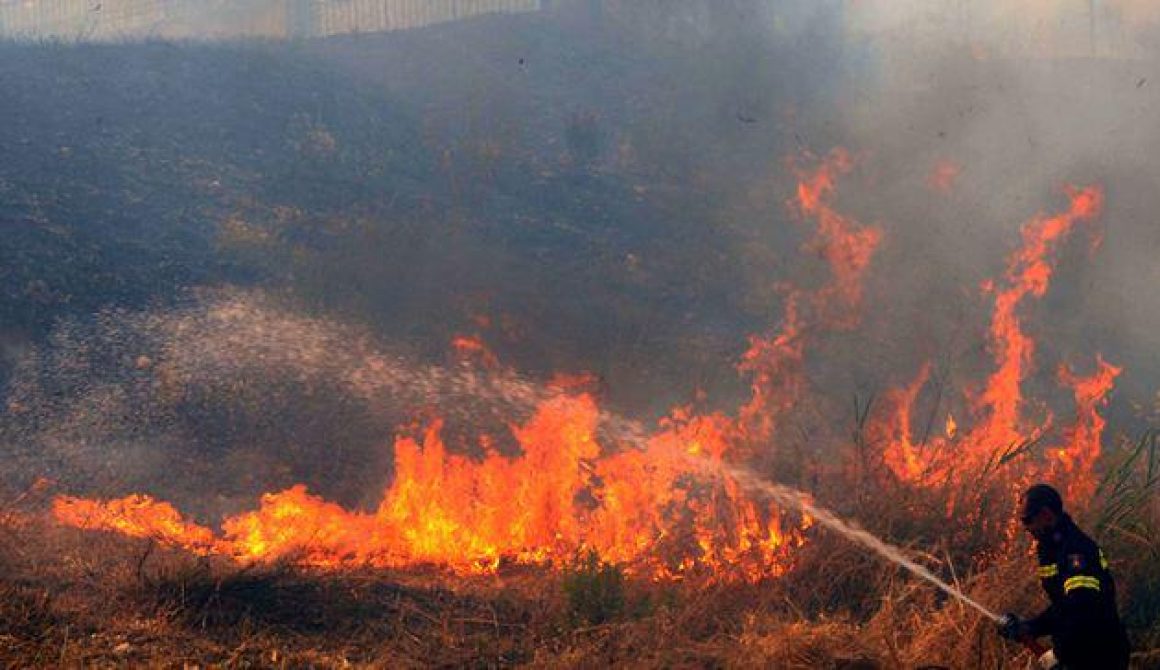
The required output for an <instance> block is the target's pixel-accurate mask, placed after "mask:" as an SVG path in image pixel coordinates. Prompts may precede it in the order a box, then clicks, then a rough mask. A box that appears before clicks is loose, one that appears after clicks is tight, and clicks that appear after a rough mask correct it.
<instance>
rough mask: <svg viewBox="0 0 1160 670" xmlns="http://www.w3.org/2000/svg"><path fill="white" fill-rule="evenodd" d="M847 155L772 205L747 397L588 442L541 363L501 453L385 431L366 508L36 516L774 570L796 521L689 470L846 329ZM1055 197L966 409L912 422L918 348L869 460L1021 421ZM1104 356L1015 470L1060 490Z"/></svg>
mask: <svg viewBox="0 0 1160 670" xmlns="http://www.w3.org/2000/svg"><path fill="white" fill-rule="evenodd" d="M852 166H853V160H852V159H851V157H850V155H849V154H848V153H846V152H844V151H841V150H838V151H835V152H833V153H832V154H830V155H829V156H828V157H826V158H825V159H823V160H821V161H818V164H817V167H816V168H815V169H814V170H811V171H802V172H801V173H800V175H799V176H800V182H799V184H798V188H797V191H796V197H795V198H794V200H793V201H792V202H791V203H790V204H791V208H792V209H793V211H794V212H796V213H797V214H799V215H800V216H801V218H802V219H803V220H805V221H812V222H813V223H814V224H815V225H814V234H813V237H812V239H811V240H810V241H809V242H808V243H807V244H806V245H805V248H806V250H807V251H811V252H814V253H815V254H816V255H817V256H818V257H819V258H821V259H823V260H824V261H825V262H826V264H827V266H828V269H829V277H828V279H827V280H826V281H824V282H823V283H822V284H821V285H820V286H815V287H798V286H785V285H783V286H782V287H781V288H782V294H783V295H784V296H785V304H784V315H783V319H782V322H781V324H780V327H779V328H778V329H777V330H775V331H773V332H771V333H769V334H766V335H761V336H753V337H751V338H750V346H749V348H748V351H746V352H745V354H744V355H743V356H742V358H741V362H740V364H739V366H738V367H739V370H740V371H741V372H742V373H743V374H745V375H747V376H748V378H749V381H750V387H751V396H750V397H749V398H748V400H747V401H746V402H744V403H743V404H742V405H741V407H739V408H738V410H737V411H736V412H735V413H733V414H726V413H714V414H708V415H698V414H696V413H695V412H694V411H693V410H692V409H691V408H686V407H682V408H677V409H675V410H673V411H671V413H670V415H669V416H668V417H667V418H666V419H664V420H662V421H661V422H660V424H659V426H658V427H657V429H656V431H655V432H654V433H653V434H652V435H650V436H647V437H646V438H645V439H643V440H642V441H640V442H639V443H636V444H631V445H629V444H617V443H615V442H607V440H613V439H615V438H610V437H605V438H603V440H605V441H604V442H602V438H599V437H598V431H599V430H600V429H601V423H602V412H601V410H600V408H599V407H598V406H597V403H596V401H595V399H594V398H593V397H592V396H591V395H590V394H589V393H587V392H586V389H589V388H591V387H592V386H593V380H592V378H591V377H572V378H568V377H558V378H557V380H556V381H554V382H552V383H551V384H549V385H547V387H546V388H549V389H552V390H553V393H554V395H551V396H550V397H546V399H543V400H541V401H540V402H539V404H538V405H537V406H536V407H535V408H534V411H533V413H532V415H531V417H530V418H528V419H527V420H526V421H523V422H521V423H513V424H512V425H510V426H509V428H510V434H511V436H512V438H513V440H514V443H515V447H516V448H515V449H513V450H512V452H513V453H508V454H504V453H500V452H499V451H497V449H496V448H495V447H494V444H495V440H494V438H493V437H492V436H480V437H479V444H480V446H481V448H482V455H481V456H480V457H469V456H467V455H463V454H462V453H461V451H462V450H461V449H458V448H455V449H449V448H448V446H447V445H446V444H445V442H444V431H443V421H442V420H441V419H434V420H431V421H430V422H429V423H428V424H427V425H426V427H425V429H424V430H422V431H420V433H419V434H417V435H404V436H400V437H398V438H397V439H396V440H395V444H394V478H393V480H392V482H391V484H390V485H389V486H388V487H387V488H386V490H385V491H383V494H382V497H381V499H380V501H379V504H378V506H377V509H374V510H373V511H365V512H356V511H350V510H347V509H344V508H343V507H341V506H339V505H337V504H335V503H332V502H328V501H326V500H324V499H322V498H320V497H318V496H316V495H312V494H311V493H309V492H308V491H307V489H306V487H305V486H303V485H297V486H293V487H291V488H289V489H287V490H285V491H282V492H278V493H269V494H266V495H264V496H263V497H262V498H261V501H260V504H259V506H258V508H257V509H255V510H252V511H249V512H246V513H243V514H239V515H237V516H233V517H229V518H227V519H225V520H224V521H223V522H222V524H221V532H220V533H214V532H213V531H212V530H210V529H208V528H206V527H203V526H199V525H197V524H194V523H192V522H190V521H188V520H186V519H185V518H183V517H182V515H181V514H180V513H179V512H178V511H177V510H176V509H175V508H174V507H173V506H171V505H169V504H168V503H164V502H158V501H155V500H153V499H151V498H149V497H147V496H139V495H133V496H129V497H127V498H123V499H120V500H112V501H107V502H99V501H91V500H83V499H77V498H68V497H61V498H59V499H58V500H57V501H56V503H55V505H54V512H55V515H56V518H57V519H58V520H59V521H60V522H62V523H64V524H68V525H73V526H78V527H84V528H93V529H103V530H109V531H115V532H119V533H123V534H127V535H130V536H136V537H152V538H157V539H159V540H161V541H164V542H166V543H169V544H173V545H177V546H180V547H184V548H187V549H189V550H191V551H194V552H197V553H199V554H203V555H207V554H216V555H223V556H229V557H232V558H235V559H237V560H239V561H243V562H253V561H269V560H276V559H281V558H289V559H293V560H296V561H298V562H300V563H303V564H306V565H311V566H318V567H324V568H337V567H344V566H353V565H371V566H380V567H401V566H410V565H416V564H437V565H442V566H447V567H449V568H451V569H453V570H455V571H458V572H481V571H490V570H495V569H496V568H497V567H498V566H500V565H501V564H502V563H504V562H519V563H536V564H540V563H553V564H559V563H560V562H562V561H567V560H569V559H570V558H571V557H572V556H574V555H575V554H576V552H578V551H581V550H584V549H593V550H595V551H597V552H598V553H599V554H600V555H601V556H602V557H603V558H605V559H606V560H610V561H615V562H619V563H622V564H624V565H626V566H628V569H630V570H633V571H635V572H637V573H638V574H644V575H649V576H653V577H663V578H680V577H683V576H686V575H706V576H708V577H709V578H711V579H716V578H741V579H749V580H756V579H762V578H768V577H773V576H777V575H780V574H782V573H784V572H785V571H786V570H787V569H788V568H789V567H790V566H791V565H792V562H793V558H794V550H795V549H796V548H797V547H798V546H800V545H801V544H802V543H803V542H805V541H806V539H807V538H806V534H805V530H806V529H807V528H808V527H809V524H810V520H809V519H808V518H801V517H798V516H793V515H787V514H785V513H783V512H782V511H781V510H779V509H777V508H776V507H774V506H773V505H771V504H770V503H768V502H763V501H762V500H760V499H758V498H755V497H753V496H751V495H749V494H748V493H747V492H746V490H744V488H743V487H742V486H741V485H740V484H739V483H738V482H737V481H734V480H733V479H731V478H730V477H729V476H727V475H721V474H720V472H721V471H724V470H719V471H717V474H716V476H712V477H709V476H706V475H705V470H704V468H703V467H698V464H699V463H700V464H704V463H709V464H713V463H726V462H729V463H737V462H741V463H759V462H761V463H764V462H768V460H763V459H767V458H768V456H769V455H770V454H771V453H776V450H777V446H778V440H779V437H780V436H779V429H780V428H781V419H782V418H783V417H784V416H785V415H786V413H787V412H789V411H790V410H791V409H793V408H794V407H795V405H796V404H798V403H800V402H801V401H802V400H803V399H805V398H806V394H807V393H808V391H809V380H808V378H807V375H806V371H805V359H806V353H807V348H808V345H810V344H811V343H812V341H811V338H812V337H814V336H816V335H817V333H819V332H821V331H825V330H830V331H846V330H851V329H853V328H855V327H856V326H857V325H858V323H859V321H860V319H861V313H860V311H861V303H862V300H863V283H864V279H865V277H866V275H867V273H868V270H869V268H870V264H871V261H872V259H873V257H874V254H875V252H876V250H877V248H878V246H879V244H880V243H881V240H882V231H881V230H880V229H878V228H876V227H869V226H862V225H861V224H859V223H858V222H856V221H854V220H852V219H850V218H849V217H847V216H845V215H843V214H841V213H839V212H838V211H837V210H836V209H835V207H834V205H833V204H832V199H833V196H834V192H835V183H836V180H837V178H838V177H839V176H840V175H842V174H844V173H846V172H848V171H850V170H851V168H852ZM1069 196H1070V206H1069V208H1068V209H1067V210H1066V211H1065V212H1063V213H1061V214H1058V215H1056V216H1052V217H1040V218H1036V219H1035V220H1033V221H1031V222H1030V223H1029V224H1027V225H1026V226H1024V228H1023V230H1022V245H1021V247H1020V248H1019V249H1018V250H1017V251H1016V252H1014V253H1013V254H1012V255H1011V257H1010V259H1009V260H1008V264H1007V269H1006V272H1005V273H1004V275H1003V277H1002V279H1001V280H999V281H996V282H990V283H988V284H987V285H986V286H985V291H986V293H987V295H990V296H993V299H994V309H993V312H992V316H991V320H990V323H989V327H988V330H987V337H988V344H989V350H990V353H991V355H992V358H993V362H994V372H993V373H992V374H991V375H990V376H989V377H988V378H987V380H986V382H985V384H984V385H983V387H982V390H981V391H980V392H979V393H977V394H973V395H972V394H964V396H965V397H964V400H963V404H964V406H965V408H966V410H967V411H966V412H960V413H959V418H958V419H956V418H955V417H953V416H951V415H950V414H949V413H948V414H947V415H946V420H945V430H944V431H943V432H942V433H941V434H938V433H936V434H930V433H931V431H930V430H929V429H928V430H927V431H926V432H927V434H926V435H923V436H921V437H919V436H916V435H915V434H913V433H912V416H913V414H914V407H915V405H916V402H917V401H918V399H919V397H920V395H921V394H922V391H923V389H924V388H925V387H926V386H927V385H928V383H929V381H930V378H931V376H932V370H931V366H930V365H929V364H927V365H924V366H922V368H921V370H920V371H919V373H918V375H917V376H916V377H915V379H914V380H913V381H912V382H911V383H910V384H908V385H906V386H904V387H902V388H899V389H896V390H894V391H892V392H889V393H888V394H886V398H885V406H886V407H887V408H888V410H889V411H888V412H886V413H885V414H882V415H879V416H878V417H877V418H876V419H875V420H874V421H872V422H870V424H869V425H868V428H867V430H868V431H869V433H870V436H871V437H872V438H874V439H873V440H872V442H871V443H873V444H881V445H884V446H883V447H882V450H881V454H882V456H883V462H884V463H885V465H886V466H887V467H888V468H889V471H890V472H892V473H893V475H894V476H896V477H897V479H898V480H901V481H903V482H907V483H910V484H913V485H916V486H931V485H935V484H939V483H945V482H948V481H960V482H962V481H970V479H969V478H970V477H972V476H974V474H976V473H978V472H980V471H981V470H982V469H983V468H986V467H988V464H990V463H992V462H993V460H994V457H995V454H996V452H997V451H1002V450H1003V449H1005V448H1010V447H1011V446H1013V445H1018V444H1021V443H1025V442H1026V441H1027V440H1028V439H1029V438H1032V437H1034V436H1035V435H1036V434H1037V431H1036V429H1035V428H1034V427H1032V425H1031V421H1030V420H1029V419H1028V418H1027V417H1026V416H1025V413H1026V408H1025V402H1024V400H1023V397H1022V386H1023V383H1024V382H1025V381H1026V379H1027V376H1028V372H1029V369H1030V367H1031V365H1032V363H1033V361H1034V353H1035V343H1034V341H1033V340H1032V338H1031V337H1030V336H1029V335H1027V333H1026V332H1025V330H1024V327H1023V323H1022V321H1021V318H1022V317H1021V315H1020V310H1021V309H1022V308H1023V307H1024V306H1025V304H1026V303H1027V301H1028V300H1029V299H1032V298H1039V297H1042V296H1043V295H1044V294H1045V292H1046V291H1047V288H1048V285H1049V283H1050V279H1051V275H1052V269H1053V267H1052V255H1053V253H1054V251H1055V249H1056V248H1057V247H1058V245H1059V244H1060V243H1061V242H1062V241H1063V240H1064V239H1065V238H1066V236H1067V235H1068V234H1069V233H1070V232H1071V231H1072V229H1073V228H1074V227H1075V226H1076V225H1077V224H1079V223H1081V222H1085V221H1089V220H1091V219H1093V218H1094V217H1095V216H1096V214H1097V213H1098V211H1099V208H1100V205H1101V197H1102V196H1101V193H1100V191H1099V190H1098V189H1095V188H1088V189H1073V190H1070V191H1069ZM453 347H454V348H455V350H456V351H457V352H458V353H459V355H460V358H461V359H463V362H464V364H467V365H474V366H475V367H476V369H482V370H485V371H495V370H497V369H499V368H500V365H499V362H498V360H497V359H496V357H495V356H494V354H492V353H491V352H490V350H488V349H487V347H486V346H485V345H484V343H483V341H482V339H481V338H480V337H478V336H471V337H467V336H462V337H457V338H456V339H455V340H454V341H453ZM373 363H374V361H371V362H370V363H368V365H369V366H370V367H368V370H372V369H373ZM1119 372H1120V371H1119V369H1118V368H1116V367H1114V366H1112V365H1110V364H1108V363H1106V362H1105V361H1104V360H1103V359H1102V358H1097V361H1096V370H1095V371H1094V372H1093V373H1091V374H1090V375H1089V376H1081V375H1078V374H1076V373H1075V372H1073V371H1072V370H1071V368H1068V367H1063V368H1061V369H1060V371H1059V374H1058V379H1059V381H1060V382H1061V383H1062V384H1064V385H1066V386H1067V387H1069V388H1070V389H1071V390H1072V392H1073V393H1072V394H1073V397H1074V400H1075V404H1076V408H1077V410H1076V420H1075V422H1074V424H1072V425H1071V427H1070V428H1068V429H1066V430H1065V431H1064V441H1063V443H1062V444H1060V445H1056V446H1053V447H1049V448H1048V449H1047V450H1046V451H1045V452H1044V453H1045V454H1047V455H1048V458H1047V459H1046V463H1038V462H1037V463H1038V464H1037V465H1036V467H1037V468H1039V469H1038V470H1035V469H1025V470H1023V471H1022V473H1023V475H1029V473H1039V474H1051V473H1053V472H1067V473H1070V474H1072V475H1075V476H1074V477H1073V478H1072V479H1071V481H1072V482H1073V485H1072V486H1073V487H1074V488H1073V489H1072V490H1071V491H1070V492H1071V493H1073V494H1074V493H1082V492H1083V491H1084V490H1086V489H1085V488H1084V487H1089V486H1090V482H1091V480H1092V478H1091V476H1090V470H1091V468H1092V466H1093V463H1094V462H1095V460H1096V458H1097V457H1098V455H1099V450H1100V438H1101V434H1102V431H1103V428H1104V420H1103V418H1102V417H1101V416H1100V415H1099V411H1098V410H1099V408H1100V407H1101V406H1102V405H1103V403H1104V400H1105V398H1106V396H1107V394H1108V393H1109V391H1110V390H1111V388H1112V386H1113V384H1114V380H1115V378H1116V376H1117V375H1118V374H1119ZM936 409H937V408H936ZM935 416H936V415H934V414H931V415H930V417H931V422H932V423H933V420H934V418H935ZM1045 420H1050V417H1048V419H1045ZM599 434H600V435H603V433H599ZM950 504H951V503H948V505H950Z"/></svg>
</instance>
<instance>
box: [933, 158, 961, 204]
mask: <svg viewBox="0 0 1160 670" xmlns="http://www.w3.org/2000/svg"><path fill="white" fill-rule="evenodd" d="M961 172H962V169H961V168H960V167H959V166H958V165H957V164H955V163H953V162H952V161H949V160H941V161H939V162H938V163H935V166H934V167H933V168H932V169H931V171H930V174H929V175H927V178H926V184H927V186H929V187H930V188H931V190H933V191H936V192H938V193H941V194H943V195H948V194H949V193H950V192H951V191H953V190H954V188H955V183H956V182H957V181H958V179H959V174H960V173H961Z"/></svg>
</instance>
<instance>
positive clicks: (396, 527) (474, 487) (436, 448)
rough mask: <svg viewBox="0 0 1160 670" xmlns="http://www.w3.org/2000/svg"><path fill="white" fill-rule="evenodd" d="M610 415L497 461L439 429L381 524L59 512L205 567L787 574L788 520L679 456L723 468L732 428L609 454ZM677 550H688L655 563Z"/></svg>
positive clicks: (317, 503)
mask: <svg viewBox="0 0 1160 670" xmlns="http://www.w3.org/2000/svg"><path fill="white" fill-rule="evenodd" d="M598 417H599V411H598V409H597V407H596V405H595V402H594V401H593V400H592V399H591V398H590V397H588V396H585V395H581V396H577V397H566V396H560V397H556V398H553V399H551V400H548V401H546V402H544V403H543V404H542V405H541V406H540V407H539V409H538V411H537V412H536V414H535V416H533V417H532V418H531V419H530V420H529V421H528V422H527V423H526V424H524V425H522V426H513V427H512V432H513V435H514V436H515V438H516V440H517V441H518V442H519V444H520V446H521V448H522V450H523V454H522V455H521V456H519V457H515V458H507V457H504V456H502V455H500V454H497V453H494V452H492V453H488V454H487V455H486V456H485V457H484V458H483V459H482V460H480V461H474V460H471V459H468V458H466V457H463V456H458V455H454V454H451V453H449V452H448V451H447V449H446V447H445V445H444V444H443V441H442V439H441V437H440V429H441V425H440V422H438V421H436V422H435V423H434V424H433V425H431V426H430V427H429V428H428V429H427V430H426V432H425V434H424V435H423V439H422V443H421V444H420V443H419V442H417V441H416V440H414V439H412V438H409V437H403V438H400V439H399V440H397V441H396V444H395V468H396V469H395V479H394V482H393V483H392V485H391V486H390V487H389V488H388V489H387V491H386V492H385V494H384V497H383V500H382V503H381V504H380V505H379V508H378V510H377V511H376V512H375V513H374V514H368V513H360V512H351V511H348V510H345V509H343V508H341V507H340V506H338V505H336V504H334V503H330V502H327V501H325V500H323V499H322V498H319V497H317V496H314V495H311V494H309V493H308V492H307V491H306V488H305V487H304V486H301V485H298V486H294V487H292V488H290V489H288V490H286V491H282V492H281V493H272V494H267V495H265V496H263V497H262V500H261V505H260V506H259V508H258V509H257V510H254V511H251V512H247V513H244V514H240V515H237V516H234V517H230V518H227V519H225V520H224V521H223V522H222V533H221V535H220V536H215V535H214V534H213V532H212V531H210V530H209V529H207V528H204V527H202V526H198V525H196V524H193V523H190V522H188V521H186V520H184V519H183V518H182V517H181V515H180V514H179V513H178V512H177V511H176V510H175V509H174V508H173V507H172V506H171V505H169V504H168V503H164V502H157V501H154V500H152V499H151V498H149V497H147V496H129V497H128V498H124V499H121V500H112V501H108V502H98V501H90V500H80V499H76V498H59V499H58V500H57V501H56V503H55V506H54V513H55V516H56V518H57V520H58V521H60V522H61V523H64V524H68V525H73V526H78V527H82V528H89V529H100V530H111V531H117V532H120V533H124V534H127V535H130V536H134V537H153V538H156V539H158V540H161V541H164V542H166V543H169V544H173V545H176V546H180V547H184V548H187V549H190V550H192V551H196V552H197V553H199V554H209V553H214V554H219V555H225V556H231V557H233V558H235V559H238V560H241V561H246V562H250V561H271V560H276V559H279V558H283V557H290V558H293V559H295V560H297V561H298V562H300V563H302V564H305V565H311V566H316V567H322V568H334V567H341V566H347V565H372V566H380V567H391V566H406V565H414V564H418V563H434V564H441V565H446V566H448V567H450V568H452V569H453V570H456V571H459V572H479V571H486V570H491V569H494V568H496V567H497V566H498V565H499V564H500V562H501V560H505V559H506V560H513V561H518V562H526V563H537V562H544V561H561V560H567V559H568V558H569V557H570V556H572V555H573V554H574V553H575V552H576V551H578V550H579V549H581V548H583V547H591V548H594V549H596V550H597V551H598V552H599V553H600V554H601V555H602V556H604V557H605V558H606V559H608V560H615V561H621V562H625V563H628V564H630V565H632V566H633V567H634V568H635V569H637V570H639V571H641V572H643V573H646V574H651V575H653V576H657V577H660V576H668V577H675V576H679V575H680V574H683V573H688V572H691V571H694V570H707V571H709V572H713V573H715V572H718V571H720V572H722V573H728V574H739V575H740V576H742V577H746V578H750V579H759V578H762V577H768V576H772V575H776V574H780V573H781V572H783V571H784V570H785V567H786V565H787V562H788V559H789V553H788V552H789V550H791V549H792V548H793V547H794V546H797V545H798V544H800V542H801V535H800V531H799V530H798V529H796V528H794V527H788V528H783V526H782V521H781V518H780V516H779V515H778V513H777V510H775V509H773V508H770V507H767V506H762V505H759V504H758V503H756V502H754V501H751V500H748V499H747V498H746V496H745V495H744V494H743V492H742V491H741V490H740V487H738V486H737V484H736V483H735V482H732V481H731V480H725V481H724V482H723V483H719V484H713V483H710V482H705V481H698V480H697V476H696V473H695V472H694V471H693V469H692V468H691V467H690V466H689V463H688V462H687V461H685V460H684V459H682V458H680V456H679V455H678V454H679V453H696V454H707V455H710V456H711V457H713V458H722V457H723V456H724V455H725V453H726V452H727V451H728V448H729V447H728V433H729V431H730V422H729V420H728V419H727V418H725V417H723V416H719V415H714V416H710V417H688V416H685V415H683V414H681V413H678V415H677V416H676V417H674V418H673V419H671V420H668V421H666V422H665V427H664V430H662V431H661V432H660V433H658V434H657V435H656V436H655V437H654V438H653V439H652V440H651V441H650V443H649V445H648V447H647V448H646V449H645V450H643V451H637V450H629V451H623V452H619V453H612V454H603V453H602V448H601V445H600V444H598V443H597V441H596V439H595V431H596V426H597V420H598ZM678 450H679V451H678ZM669 537H672V538H682V542H675V543H674V544H673V545H672V546H670V547H665V548H664V550H661V551H658V547H660V545H663V544H664V542H665V541H666V538H669Z"/></svg>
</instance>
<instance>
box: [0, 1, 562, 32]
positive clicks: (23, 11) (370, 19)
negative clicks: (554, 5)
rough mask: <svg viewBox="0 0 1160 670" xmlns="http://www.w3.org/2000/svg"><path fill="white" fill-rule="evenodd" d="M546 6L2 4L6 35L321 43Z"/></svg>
mask: <svg viewBox="0 0 1160 670" xmlns="http://www.w3.org/2000/svg"><path fill="white" fill-rule="evenodd" d="M541 5H542V1H541V0H0V37H4V38H14V39H58V40H64V41H111V40H133V39H148V38H168V39H224V38H239V37H266V38H287V37H322V36H327V35H339V34H344V33H355V32H384V31H390V30H401V29H406V28H417V27H420V26H425V25H430V24H433V23H440V22H444V21H454V20H458V19H464V18H468V17H471V16H476V15H480V14H490V13H512V12H530V11H537V10H539V9H540V8H541Z"/></svg>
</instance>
